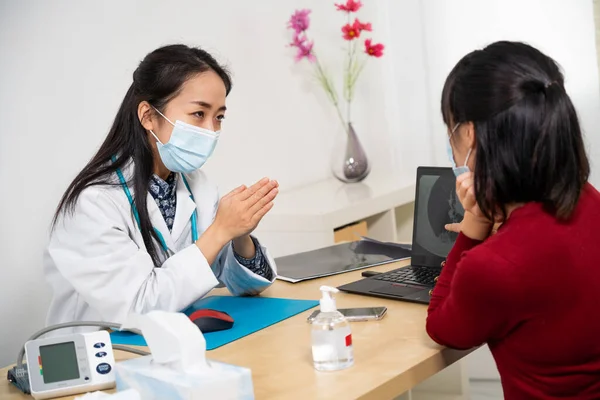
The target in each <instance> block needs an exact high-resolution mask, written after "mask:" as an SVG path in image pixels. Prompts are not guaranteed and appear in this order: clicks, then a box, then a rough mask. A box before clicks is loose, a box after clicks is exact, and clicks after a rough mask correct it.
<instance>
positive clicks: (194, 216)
mask: <svg viewBox="0 0 600 400" xmlns="http://www.w3.org/2000/svg"><path fill="white" fill-rule="evenodd" d="M181 177H182V178H183V183H184V184H185V187H186V188H187V190H188V192H190V199H192V201H193V202H194V204H196V201H195V200H194V195H193V194H192V190H191V189H190V185H188V182H187V179H185V176H183V174H181ZM197 221H198V214H197V210H196V208H194V212H193V213H192V241H193V242H194V243H196V241H197V240H198V229H197Z"/></svg>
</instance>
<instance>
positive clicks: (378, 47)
mask: <svg viewBox="0 0 600 400" xmlns="http://www.w3.org/2000/svg"><path fill="white" fill-rule="evenodd" d="M383 48H384V46H383V45H382V44H381V43H377V44H371V39H367V40H365V53H367V54H368V55H370V56H372V57H381V56H382V55H383Z"/></svg>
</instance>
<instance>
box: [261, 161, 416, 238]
mask: <svg viewBox="0 0 600 400" xmlns="http://www.w3.org/2000/svg"><path fill="white" fill-rule="evenodd" d="M414 181H415V178H414V175H413V176H402V175H398V174H396V173H391V174H389V175H386V176H383V175H381V174H380V175H379V176H377V175H373V176H368V177H367V179H365V180H364V181H363V182H359V183H350V184H348V183H342V182H340V181H338V180H337V179H335V178H330V179H327V180H323V181H320V182H316V183H313V184H310V185H306V186H303V187H299V188H296V189H292V190H289V191H285V192H282V193H280V194H279V196H277V199H276V200H275V207H273V209H272V210H271V211H270V212H269V213H268V214H267V215H266V216H265V218H264V219H263V221H262V222H261V230H263V231H296V232H297V231H315V230H322V229H335V228H338V227H340V226H343V225H346V224H349V223H352V222H355V221H359V220H362V219H366V218H368V217H372V216H374V215H377V214H380V213H383V212H386V211H389V210H392V209H394V208H396V207H399V206H402V205H405V204H408V203H411V202H413V201H414V197H415V182H414Z"/></svg>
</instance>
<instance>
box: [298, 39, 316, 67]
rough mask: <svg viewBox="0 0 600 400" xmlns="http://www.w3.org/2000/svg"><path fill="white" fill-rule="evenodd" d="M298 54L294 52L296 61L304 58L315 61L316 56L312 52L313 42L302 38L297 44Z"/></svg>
mask: <svg viewBox="0 0 600 400" xmlns="http://www.w3.org/2000/svg"><path fill="white" fill-rule="evenodd" d="M297 48H298V54H296V62H298V61H300V60H302V59H303V58H306V59H307V60H308V61H310V62H315V61H316V59H317V58H316V57H315V55H314V54H313V52H312V48H313V42H308V41H306V39H304V40H303V41H302V42H301V43H300V44H299V45H298V46H297Z"/></svg>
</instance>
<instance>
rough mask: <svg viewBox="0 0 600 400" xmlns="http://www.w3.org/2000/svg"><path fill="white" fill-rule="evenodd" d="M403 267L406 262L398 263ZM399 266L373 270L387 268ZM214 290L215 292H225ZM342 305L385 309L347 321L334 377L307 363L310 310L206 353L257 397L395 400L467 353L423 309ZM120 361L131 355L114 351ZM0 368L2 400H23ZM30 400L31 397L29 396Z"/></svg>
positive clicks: (285, 291)
mask: <svg viewBox="0 0 600 400" xmlns="http://www.w3.org/2000/svg"><path fill="white" fill-rule="evenodd" d="M403 263H404V264H405V263H406V262H403ZM403 263H396V264H388V265H383V266H379V267H376V268H372V270H378V271H387V270H390V269H393V268H397V267H399V266H401V265H403ZM360 273H361V271H355V272H350V273H346V274H341V275H336V276H333V277H327V278H323V279H317V280H311V281H306V282H301V283H296V284H291V283H287V282H281V281H277V282H275V284H274V285H273V286H272V287H270V288H269V289H268V290H266V291H265V292H264V293H263V296H267V297H288V298H295V299H318V298H319V297H320V296H319V295H320V293H319V286H321V285H323V284H328V285H332V286H339V285H342V284H345V283H349V282H352V281H355V280H357V279H360V278H361V276H360ZM225 293H226V292H225V291H224V289H217V290H215V291H213V292H212V294H225ZM337 305H338V307H340V308H349V307H373V306H387V308H388V313H387V316H386V317H385V318H383V319H382V320H381V321H376V322H375V321H370V322H355V323H352V338H353V344H354V366H353V367H351V368H349V369H346V370H342V371H337V372H318V371H316V370H315V369H314V368H313V365H312V359H311V342H310V325H309V324H308V323H307V322H306V318H307V316H308V315H309V314H310V313H311V312H312V310H310V311H307V312H304V313H301V314H298V315H296V316H294V317H292V318H289V319H287V320H285V321H283V322H281V323H278V324H276V325H273V326H270V327H268V328H266V329H264V330H262V331H259V332H256V333H254V334H252V335H250V336H247V337H245V338H242V339H240V340H238V341H235V342H233V343H230V344H228V345H226V346H223V347H221V348H218V349H216V350H213V351H210V352H208V354H207V356H208V358H210V359H214V360H218V361H222V362H226V363H230V364H235V365H239V366H243V367H247V368H250V369H251V370H252V379H253V383H254V392H255V396H256V398H257V399H347V398H358V399H378V400H379V399H392V398H394V397H395V396H398V395H400V394H401V393H403V392H405V391H407V390H409V389H411V388H413V387H414V386H415V385H417V384H418V383H420V382H422V381H424V380H425V379H427V378H429V377H430V376H432V375H434V374H435V373H437V372H439V371H441V370H442V369H444V368H445V367H446V366H448V365H449V364H451V363H453V362H454V361H456V360H458V359H460V358H462V357H463V356H465V355H466V354H467V352H459V351H455V350H450V349H444V348H442V347H440V346H438V345H437V344H435V343H434V342H433V341H431V339H429V337H428V336H427V333H426V332H425V316H426V310H427V309H426V306H424V305H420V304H413V303H406V302H401V301H394V300H387V299H380V298H375V297H367V296H358V295H353V294H347V293H339V294H338V296H337ZM116 356H117V360H119V359H121V360H122V359H125V358H129V357H130V355H129V354H128V353H123V352H119V351H116ZM7 370H8V368H3V369H0V399H4V400H11V399H12V400H16V399H24V398H28V397H26V396H24V395H22V394H21V393H20V392H19V391H17V390H16V389H15V388H14V387H13V386H12V385H11V384H10V383H9V382H8V381H7V380H6V373H7ZM29 398H30V397H29Z"/></svg>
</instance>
